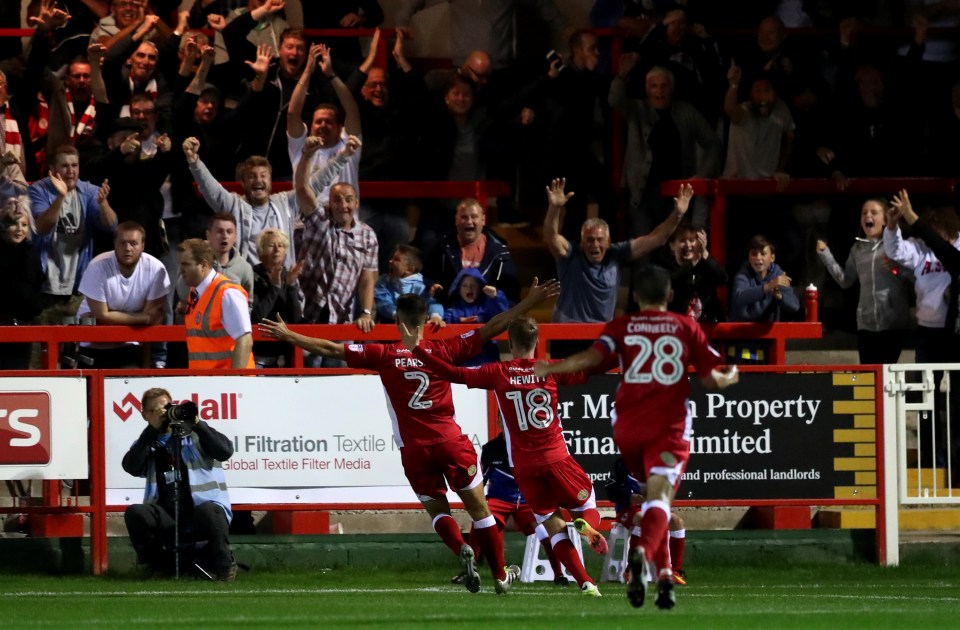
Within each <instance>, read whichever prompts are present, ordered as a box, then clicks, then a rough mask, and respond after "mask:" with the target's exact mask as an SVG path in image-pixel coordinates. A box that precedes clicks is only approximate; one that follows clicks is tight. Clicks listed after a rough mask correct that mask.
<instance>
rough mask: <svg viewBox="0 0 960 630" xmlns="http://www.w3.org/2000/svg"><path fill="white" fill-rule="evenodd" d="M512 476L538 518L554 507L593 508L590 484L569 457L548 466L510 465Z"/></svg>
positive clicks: (578, 466) (587, 478)
mask: <svg viewBox="0 0 960 630" xmlns="http://www.w3.org/2000/svg"><path fill="white" fill-rule="evenodd" d="M513 476H514V479H516V481H517V487H518V488H520V492H521V493H522V494H523V497H524V498H525V499H526V500H527V504H528V505H529V506H530V509H531V510H533V513H534V514H536V515H537V516H538V517H543V516H549V515H551V514H553V513H554V512H556V511H557V509H558V508H566V509H567V510H580V509H583V508H588V507H594V506H595V505H596V500H595V499H594V496H593V483H592V482H591V481H590V477H589V476H588V475H587V473H585V472H583V468H581V467H580V464H578V463H577V461H576V460H575V459H573V457H572V456H571V455H567V456H566V457H565V458H564V459H561V460H559V461H556V462H553V463H552V464H543V465H537V466H530V467H528V468H524V467H521V466H514V467H513Z"/></svg>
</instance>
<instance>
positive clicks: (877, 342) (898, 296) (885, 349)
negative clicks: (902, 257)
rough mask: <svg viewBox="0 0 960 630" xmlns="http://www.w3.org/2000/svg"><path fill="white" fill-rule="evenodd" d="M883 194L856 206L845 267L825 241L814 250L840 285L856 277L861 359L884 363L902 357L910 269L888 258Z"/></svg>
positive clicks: (819, 242) (844, 286)
mask: <svg viewBox="0 0 960 630" xmlns="http://www.w3.org/2000/svg"><path fill="white" fill-rule="evenodd" d="M887 206H888V202H887V200H886V199H880V198H872V199H867V200H866V201H865V202H864V204H863V208H862V209H861V211H860V231H861V233H862V235H863V236H862V237H860V236H858V237H857V239H856V241H855V242H854V243H853V247H851V248H850V255H849V256H848V257H847V262H846V263H845V264H844V266H843V267H841V266H840V263H838V262H837V260H836V259H835V258H834V257H833V252H831V251H830V248H829V247H828V246H827V243H826V241H823V240H818V241H817V244H816V249H817V255H818V256H820V260H822V261H823V264H824V266H826V268H827V272H828V273H829V274H830V276H831V277H832V278H833V279H834V280H836V282H837V284H839V285H840V286H841V287H843V288H844V289H846V288H848V287H851V286H853V284H854V283H855V282H857V281H859V282H860V297H859V300H858V301H857V351H858V353H859V356H860V363H863V364H871V363H879V364H887V363H896V362H897V361H898V360H899V359H900V352H901V351H902V350H903V345H904V342H905V341H906V338H907V329H908V328H909V326H910V290H909V284H910V283H911V281H912V279H913V278H912V274H911V273H910V272H909V271H908V270H907V269H904V268H903V267H901V266H900V265H898V264H897V263H895V262H893V261H891V260H889V259H887V257H886V254H885V253H884V251H883V228H884V227H885V226H886V224H887V217H886V209H887Z"/></svg>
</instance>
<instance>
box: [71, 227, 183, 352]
mask: <svg viewBox="0 0 960 630" xmlns="http://www.w3.org/2000/svg"><path fill="white" fill-rule="evenodd" d="M145 235H146V231H145V230H144V229H143V226H142V225H140V224H139V223H135V222H133V221H127V222H124V223H121V224H120V225H119V226H117V232H116V236H115V237H114V251H112V252H104V253H103V254H100V255H99V256H97V257H96V258H94V259H93V260H92V261H91V262H90V265H89V266H88V267H87V270H86V272H85V273H84V274H83V278H82V279H81V280H80V293H82V294H83V296H84V299H83V302H82V303H81V304H80V309H79V310H78V311H77V315H78V316H79V317H80V318H84V317H93V318H95V319H96V320H97V324H103V325H114V326H118V325H119V326H151V325H154V324H161V323H163V314H164V308H165V306H166V299H167V295H168V294H169V292H170V278H169V277H168V276H167V270H166V268H165V267H164V266H163V263H162V262H160V261H159V260H158V259H157V258H155V257H153V256H151V255H150V254H145V253H144V252H143V243H144V237H145ZM80 346H81V349H80V355H81V361H82V362H83V363H86V364H87V365H88V366H91V367H94V368H97V369H110V368H138V367H143V364H144V357H143V352H142V349H141V348H140V346H139V345H138V344H136V343H135V342H130V343H94V342H84V343H81V344H80ZM84 357H86V358H87V359H89V360H90V361H89V362H88V361H84V360H83V358H84Z"/></svg>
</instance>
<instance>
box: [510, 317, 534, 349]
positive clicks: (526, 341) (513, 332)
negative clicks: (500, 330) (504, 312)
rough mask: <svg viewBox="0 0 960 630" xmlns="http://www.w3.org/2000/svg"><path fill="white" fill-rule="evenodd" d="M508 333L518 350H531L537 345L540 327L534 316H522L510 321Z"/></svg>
mask: <svg viewBox="0 0 960 630" xmlns="http://www.w3.org/2000/svg"><path fill="white" fill-rule="evenodd" d="M507 335H508V336H509V337H510V343H511V344H512V345H513V346H514V347H516V349H517V350H519V351H521V352H529V351H530V350H533V349H534V348H536V347H537V340H538V339H539V338H540V329H539V328H538V327H537V321H536V320H535V319H533V318H532V317H521V318H520V319H515V320H513V321H512V322H511V323H510V326H509V327H508V328H507Z"/></svg>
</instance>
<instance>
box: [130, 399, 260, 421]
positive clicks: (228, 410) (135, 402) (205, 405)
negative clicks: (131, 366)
mask: <svg viewBox="0 0 960 630" xmlns="http://www.w3.org/2000/svg"><path fill="white" fill-rule="evenodd" d="M242 397H243V395H242V394H238V393H236V392H223V393H221V394H220V396H219V397H216V398H200V395H199V394H197V393H193V394H190V395H189V396H187V397H186V398H184V399H183V400H175V401H173V402H174V404H180V403H182V402H184V401H185V400H192V401H193V403H194V404H195V405H196V406H197V409H198V411H199V413H200V419H201V420H236V419H237V400H238V399H240V398H242ZM142 409H143V408H142V407H141V406H140V399H139V398H137V397H136V396H135V395H134V394H133V392H128V393H127V395H126V396H124V397H123V398H121V399H120V402H116V401H115V402H114V403H113V413H114V414H116V416H117V417H118V418H120V420H121V421H122V422H126V421H127V420H128V419H129V418H130V416H132V415H133V412H134V411H136V412H137V413H138V414H139V413H140V412H141V411H142Z"/></svg>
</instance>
